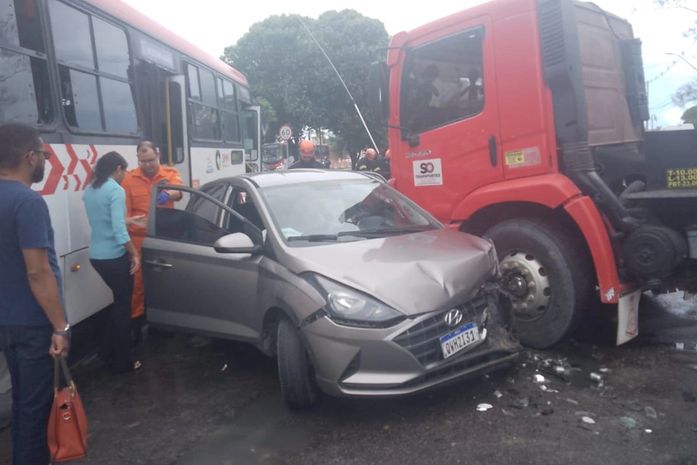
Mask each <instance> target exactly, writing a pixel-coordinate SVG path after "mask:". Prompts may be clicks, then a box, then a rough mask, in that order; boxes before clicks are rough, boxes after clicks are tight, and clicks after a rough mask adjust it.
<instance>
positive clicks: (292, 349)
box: [276, 318, 318, 409]
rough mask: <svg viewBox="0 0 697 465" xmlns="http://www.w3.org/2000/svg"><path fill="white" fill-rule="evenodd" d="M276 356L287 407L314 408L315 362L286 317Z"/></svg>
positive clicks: (316, 390)
mask: <svg viewBox="0 0 697 465" xmlns="http://www.w3.org/2000/svg"><path fill="white" fill-rule="evenodd" d="M276 355H277V362H278V378H279V381H280V384H281V394H282V395H283V400H284V401H285V402H286V405H288V407H290V408H292V409H301V408H307V407H310V406H312V405H313V404H314V403H315V402H316V401H317V395H318V388H317V384H316V383H315V379H314V372H313V369H312V363H311V362H310V357H309V356H308V354H307V351H306V350H305V346H304V344H303V341H302V339H301V338H300V335H299V334H298V330H297V329H296V328H295V326H293V324H292V323H291V322H290V321H289V320H288V319H286V318H281V319H280V320H279V322H278V332H277V335H276Z"/></svg>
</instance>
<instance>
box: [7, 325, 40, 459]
mask: <svg viewBox="0 0 697 465" xmlns="http://www.w3.org/2000/svg"><path fill="white" fill-rule="evenodd" d="M51 333H52V328H51V326H2V325H0V351H3V352H5V357H6V358H7V365H8V367H9V369H10V378H11V379H12V426H11V428H12V465H47V464H48V463H49V453H48V439H47V438H46V429H47V425H48V415H49V413H50V411H51V404H52V402H53V357H51V355H49V353H48V349H49V347H50V346H51Z"/></svg>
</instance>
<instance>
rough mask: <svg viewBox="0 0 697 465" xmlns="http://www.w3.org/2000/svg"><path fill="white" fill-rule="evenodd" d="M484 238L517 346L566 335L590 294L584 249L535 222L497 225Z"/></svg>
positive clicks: (552, 341) (546, 344) (557, 229)
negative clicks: (492, 250) (505, 295)
mask: <svg viewBox="0 0 697 465" xmlns="http://www.w3.org/2000/svg"><path fill="white" fill-rule="evenodd" d="M486 236H488V237H490V238H491V239H492V240H493V241H494V244H495V245H496V250H497V252H498V257H499V261H500V270H501V276H502V284H503V287H504V289H505V290H506V291H507V292H509V293H510V295H511V305H512V306H513V311H514V315H515V320H516V330H517V332H518V337H519V338H520V341H521V343H522V344H523V345H525V346H528V347H533V348H537V349H543V348H546V347H550V346H552V345H554V344H556V343H557V342H559V341H561V340H562V339H563V338H564V337H566V336H568V335H569V333H571V332H572V331H573V330H574V329H575V328H576V326H577V324H578V323H579V319H580V318H579V317H580V314H581V310H582V309H583V307H584V306H585V305H586V303H587V299H588V297H589V296H590V295H591V293H592V288H591V271H590V270H589V268H590V267H589V262H588V259H587V258H586V257H585V255H584V251H585V248H584V247H583V246H582V245H581V244H578V241H577V240H574V237H573V236H572V235H570V234H569V233H568V232H566V231H565V230H564V229H563V228H560V227H557V226H555V225H552V224H551V223H550V222H549V221H546V220H544V219H537V218H535V219H512V220H507V221H504V222H501V223H499V224H497V225H495V226H493V227H492V228H491V229H489V231H487V233H486Z"/></svg>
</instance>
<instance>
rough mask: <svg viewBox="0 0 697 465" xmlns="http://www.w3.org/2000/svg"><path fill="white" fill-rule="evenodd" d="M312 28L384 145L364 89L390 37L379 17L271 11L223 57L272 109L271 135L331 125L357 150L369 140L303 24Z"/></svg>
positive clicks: (381, 129)
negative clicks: (309, 15)
mask: <svg viewBox="0 0 697 465" xmlns="http://www.w3.org/2000/svg"><path fill="white" fill-rule="evenodd" d="M303 23H304V24H305V25H306V26H307V27H308V28H309V29H310V31H312V33H313V34H314V36H315V37H316V39H317V40H318V41H319V43H320V44H321V45H322V47H324V49H325V51H326V52H327V54H328V55H329V57H330V58H331V59H332V61H333V63H334V66H336V68H337V70H338V71H339V73H340V74H341V76H342V77H343V79H344V81H345V82H346V86H347V87H348V89H349V90H350V91H351V93H352V94H353V96H354V98H355V100H356V103H357V104H358V106H359V108H360V109H361V111H362V112H363V115H364V117H365V118H366V122H367V123H368V127H369V128H370V130H371V131H372V132H373V135H374V137H376V139H377V140H378V143H379V144H380V145H381V146H382V145H385V143H384V141H385V128H384V127H383V124H382V123H381V122H380V120H379V118H377V117H376V115H373V114H372V113H371V111H370V109H369V105H368V101H367V95H366V92H365V84H366V76H367V75H368V70H369V67H370V64H371V63H373V62H375V61H378V60H384V57H385V54H386V49H387V43H388V40H389V37H388V35H387V32H386V31H385V27H384V25H383V24H382V22H380V21H378V20H374V19H370V18H367V17H365V16H363V15H361V14H360V13H358V12H356V11H354V10H343V11H327V12H325V13H323V14H322V15H321V16H320V17H319V18H318V19H316V20H315V19H312V18H306V17H300V16H297V15H282V16H271V17H269V18H267V19H265V20H263V21H261V22H259V23H256V24H254V25H253V26H252V27H251V28H250V30H249V32H248V33H247V34H245V35H244V36H243V37H242V38H241V39H240V40H239V41H238V42H237V44H235V45H234V46H230V47H227V48H226V49H225V55H224V59H225V60H226V61H227V62H228V63H230V64H231V65H232V66H234V67H235V68H237V69H239V70H240V71H242V72H243V73H245V74H246V76H247V78H248V79H249V82H250V85H251V88H252V92H253V94H254V95H255V96H257V97H262V98H264V99H265V100H266V102H267V103H268V108H265V109H263V111H268V110H269V109H273V114H269V115H268V116H267V117H266V118H267V120H266V123H267V124H266V127H267V128H268V131H267V135H266V140H267V141H271V140H273V139H274V137H275V135H276V134H277V132H278V128H279V127H280V126H281V125H282V124H286V123H288V124H290V125H291V126H292V127H293V129H294V130H295V131H297V132H300V131H301V130H302V128H303V127H305V126H309V127H312V128H327V129H330V130H331V131H332V132H333V133H334V134H336V135H337V136H338V139H339V140H341V141H343V142H344V148H345V149H346V150H349V151H357V150H359V149H360V148H361V147H364V146H366V145H368V144H369V138H368V136H367V134H366V133H365V130H364V129H363V126H362V124H361V122H360V119H359V118H358V115H357V114H356V111H355V109H354V107H353V104H352V102H351V99H350V98H349V96H348V95H347V93H346V91H345V90H344V88H343V86H342V85H341V82H340V81H339V79H338V78H337V76H336V74H335V73H334V71H333V70H332V68H331V66H330V64H329V63H328V62H327V60H326V58H325V57H324V55H323V54H322V52H321V51H320V49H319V48H318V47H317V45H316V44H315V43H314V42H313V41H312V39H311V37H310V35H309V34H308V33H307V31H306V30H305V28H304V27H303Z"/></svg>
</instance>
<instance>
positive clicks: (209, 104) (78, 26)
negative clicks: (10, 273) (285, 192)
mask: <svg viewBox="0 0 697 465" xmlns="http://www.w3.org/2000/svg"><path fill="white" fill-rule="evenodd" d="M4 122H23V123H28V124H32V125H35V126H37V127H38V128H39V130H40V132H41V135H42V137H43V140H44V142H45V144H46V148H45V150H47V151H50V152H52V154H53V156H52V157H51V158H50V159H49V160H48V162H47V166H46V176H45V178H44V181H43V182H42V183H41V184H38V185H35V189H36V190H37V191H39V192H40V193H41V194H42V195H43V196H44V198H45V200H46V202H47V204H48V206H49V211H50V214H51V221H52V223H53V228H54V230H55V242H56V253H57V255H58V257H59V263H60V266H61V269H62V272H63V286H64V289H63V291H64V296H65V306H66V309H67V313H68V320H69V321H70V323H71V325H76V324H78V323H81V322H86V321H88V320H90V319H93V318H98V315H99V311H100V310H101V309H103V308H105V307H107V306H108V305H109V304H110V303H111V300H112V297H111V292H110V291H109V289H108V288H107V287H106V285H104V283H103V282H102V280H101V279H100V278H99V276H98V275H97V274H96V272H95V271H94V270H93V269H92V267H91V265H90V263H89V258H88V252H87V248H88V245H89V238H90V228H89V225H88V222H87V217H86V214H85V212H84V208H83V205H82V191H83V190H84V189H85V187H86V185H87V184H88V183H89V181H90V175H91V172H92V167H93V166H94V164H95V162H96V161H97V159H98V158H99V156H100V155H102V154H104V153H106V152H109V151H111V150H116V151H118V152H119V153H121V154H122V155H124V156H125V157H126V158H127V160H128V161H129V166H130V167H135V166H137V165H136V157H135V154H136V145H137V143H138V141H139V140H141V139H148V140H152V141H154V142H155V144H156V145H157V146H158V147H159V148H160V152H161V156H162V163H163V164H167V165H169V166H174V167H176V168H177V169H178V170H179V172H180V173H181V175H182V179H183V180H184V183H185V184H188V185H189V186H192V187H194V188H197V187H199V186H201V185H203V184H204V183H206V182H208V181H211V180H213V179H217V178H220V177H225V176H233V175H236V174H240V173H244V172H245V171H259V169H260V165H261V162H260V153H259V152H260V142H261V140H260V125H259V107H257V106H255V105H253V103H252V99H251V95H250V90H249V85H248V82H247V79H246V78H245V76H244V75H243V74H242V73H240V72H239V71H237V70H235V69H233V68H232V67H230V66H228V65H227V64H225V63H224V62H222V61H221V60H219V59H217V58H215V57H213V56H210V55H209V54H207V53H205V52H203V51H201V50H200V49H198V48H197V47H195V46H193V45H192V44H190V43H188V42H186V41H184V40H183V39H181V38H180V37H178V36H177V35H176V34H174V33H172V32H171V31H169V30H167V29H166V28H164V27H163V26H161V25H160V24H158V23H157V22H155V21H153V20H152V19H150V18H148V17H146V16H145V15H143V14H141V13H139V12H138V11H137V10H135V9H134V8H132V7H130V6H129V5H127V4H125V3H122V2H120V1H118V0H0V123H4ZM80 327H82V328H85V327H89V325H88V324H86V323H85V324H82V323H81V324H80V325H78V326H77V327H76V329H75V330H76V334H75V336H77V333H78V332H80V331H79V329H80ZM76 338H77V337H76Z"/></svg>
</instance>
